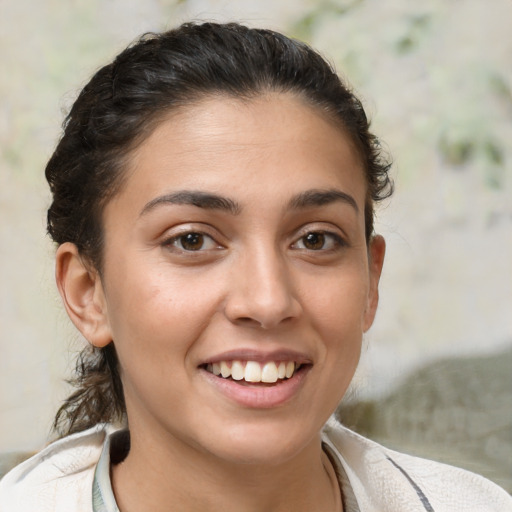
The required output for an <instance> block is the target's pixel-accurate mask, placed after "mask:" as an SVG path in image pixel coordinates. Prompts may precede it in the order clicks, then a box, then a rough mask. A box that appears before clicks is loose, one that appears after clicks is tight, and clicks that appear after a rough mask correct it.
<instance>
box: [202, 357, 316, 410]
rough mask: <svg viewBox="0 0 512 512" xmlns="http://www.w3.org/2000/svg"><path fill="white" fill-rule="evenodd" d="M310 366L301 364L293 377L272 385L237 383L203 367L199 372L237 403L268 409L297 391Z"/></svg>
mask: <svg viewBox="0 0 512 512" xmlns="http://www.w3.org/2000/svg"><path fill="white" fill-rule="evenodd" d="M310 368H311V367H310V366H303V367H302V368H301V369H300V370H299V371H298V372H297V373H295V374H294V375H293V377H291V378H289V379H285V380H282V381H278V382H277V383H276V384H274V385H272V386H269V385H268V384H266V385H258V384H250V383H244V384H238V381H235V380H232V379H223V378H222V377H217V376H216V375H214V374H213V373H210V372H208V371H206V370H204V369H201V372H202V374H203V375H204V377H205V378H206V379H207V380H208V382H209V383H211V384H212V385H213V386H215V388H216V389H217V390H218V391H220V392H221V393H222V394H223V395H224V396H226V397H228V398H229V399H231V400H233V401H235V402H236V403H238V404H239V405H242V406H244V407H250V408H253V409H270V408H272V407H279V406H280V405H284V404H285V403H286V402H288V401H290V400H291V399H292V398H293V397H294V396H295V395H296V394H297V393H298V392H299V390H300V388H301V387H302V384H303V382H304V379H305V377H306V375H307V374H308V372H309V369H310Z"/></svg>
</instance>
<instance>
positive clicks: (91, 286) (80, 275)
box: [55, 242, 112, 348]
mask: <svg viewBox="0 0 512 512" xmlns="http://www.w3.org/2000/svg"><path fill="white" fill-rule="evenodd" d="M55 278H56V281H57V287H58V289H59V292H60V295H61V297H62V301H63V302H64V307H65V308H66V311H67V313H68V316H69V318H70V319H71V321H72V322H73V323H74V324H75V326H76V328H77V329H78V330H79V331H80V332H81V333H82V334H83V336H84V337H85V339H86V340H87V341H89V343H91V344H92V345H94V346H95V347H100V348H101V347H104V346H106V345H108V344H109V343H110V342H111V341H112V334H111V330H110V325H109V322H108V315H107V306H106V300H105V295H104V292H103V285H102V282H101V279H100V276H99V274H98V272H97V271H96V270H94V269H91V268H90V267H89V266H88V265H86V263H85V262H84V260H83V258H82V257H81V256H80V254H79V253H78V249H77V248H76V246H75V245H74V244H72V243H70V242H66V243H64V244H62V245H61V246H60V247H59V248H58V249H57V254H56V264H55Z"/></svg>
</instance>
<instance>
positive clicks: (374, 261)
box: [363, 235, 386, 332]
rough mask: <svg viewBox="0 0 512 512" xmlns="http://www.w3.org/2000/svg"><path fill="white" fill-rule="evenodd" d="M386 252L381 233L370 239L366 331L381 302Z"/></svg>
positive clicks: (365, 314)
mask: <svg viewBox="0 0 512 512" xmlns="http://www.w3.org/2000/svg"><path fill="white" fill-rule="evenodd" d="M385 254H386V241H385V240H384V238H383V237H382V236H380V235H375V236H374V237H373V238H372V240H371V241H370V247H369V249H368V260H369V261H368V265H369V270H370V286H369V290H368V303H367V306H366V310H365V313H364V324H363V330H364V332H366V331H367V330H368V329H369V328H370V327H371V326H372V324H373V320H374V319H375V313H376V312H377V306H378V304H379V281H380V276H381V273H382V266H383V265H384V255H385Z"/></svg>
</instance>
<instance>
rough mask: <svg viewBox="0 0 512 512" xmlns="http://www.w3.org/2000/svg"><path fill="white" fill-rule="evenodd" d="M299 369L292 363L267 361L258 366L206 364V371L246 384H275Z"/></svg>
mask: <svg viewBox="0 0 512 512" xmlns="http://www.w3.org/2000/svg"><path fill="white" fill-rule="evenodd" d="M298 368H299V365H296V364H295V362H293V361H288V362H285V361H280V362H274V361H269V362H268V363H264V364H260V363H258V362H257V361H245V362H242V361H230V362H228V361H220V362H218V363H212V364H208V365H207V366H206V369H207V370H208V371H209V372H211V373H213V374H215V375H219V376H221V377H224V378H225V379H227V378H228V377H231V378H232V379H233V380H245V381H246V382H269V383H271V382H277V381H278V379H289V378H290V377H291V376H292V375H293V374H294V372H295V370H296V369H298Z"/></svg>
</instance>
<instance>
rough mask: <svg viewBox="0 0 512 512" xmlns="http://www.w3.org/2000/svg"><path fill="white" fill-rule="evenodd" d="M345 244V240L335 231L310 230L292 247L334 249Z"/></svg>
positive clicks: (320, 249) (317, 249)
mask: <svg viewBox="0 0 512 512" xmlns="http://www.w3.org/2000/svg"><path fill="white" fill-rule="evenodd" d="M345 246H346V243H345V241H344V240H343V239H342V238H341V237H340V236H339V235H337V234H335V233H328V232H324V231H310V232H309V233H306V234H305V235H303V236H301V237H300V238H299V239H298V240H297V241H296V242H295V243H294V244H293V245H292V248H293V249H302V250H306V251H333V250H336V249H339V248H341V247H345Z"/></svg>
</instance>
